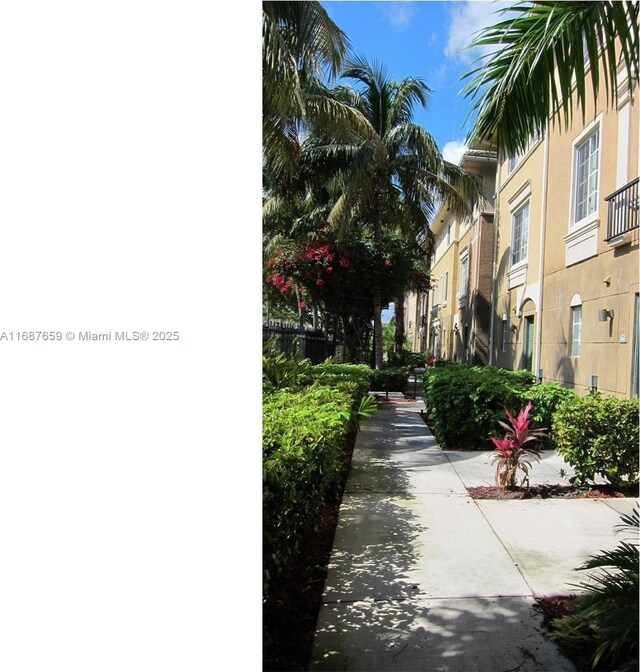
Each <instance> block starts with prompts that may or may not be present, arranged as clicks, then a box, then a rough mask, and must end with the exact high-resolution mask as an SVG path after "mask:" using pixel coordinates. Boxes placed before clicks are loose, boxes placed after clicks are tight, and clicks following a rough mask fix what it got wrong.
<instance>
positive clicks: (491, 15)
mask: <svg viewBox="0 0 640 672" xmlns="http://www.w3.org/2000/svg"><path fill="white" fill-rule="evenodd" d="M508 4H511V3H507V2H491V1H481V0H475V1H474V2H401V1H398V0H394V1H391V0H389V1H387V2H338V1H332V2H322V5H323V7H325V9H326V10H327V12H328V13H329V16H331V18H332V19H333V20H334V21H335V23H336V24H337V25H338V26H339V27H340V28H341V29H342V30H343V31H344V32H345V33H346V34H347V36H348V37H349V40H350V41H351V48H352V51H353V52H354V53H355V54H357V55H359V56H365V57H366V58H367V59H369V60H375V61H378V62H380V63H381V64H383V65H384V66H385V67H386V68H387V70H388V72H389V74H390V75H391V76H392V77H393V78H395V79H402V78H403V77H408V76H415V77H422V78H423V79H424V80H425V81H426V83H427V84H428V85H429V87H430V88H431V89H432V90H433V93H432V94H431V98H430V100H429V105H428V108H427V109H426V110H425V109H423V108H422V107H418V108H416V114H415V120H416V122H417V123H419V124H420V125H421V126H424V128H426V129H427V130H428V131H429V132H430V133H431V134H432V135H433V136H434V138H435V139H436V142H437V143H438V146H439V147H440V150H441V151H442V152H443V155H444V157H445V158H446V159H447V160H448V161H452V162H454V163H457V162H458V161H459V159H460V157H461V156H462V153H463V152H464V141H465V137H466V135H467V131H468V130H469V127H470V124H471V122H472V121H473V118H472V117H469V118H468V119H467V115H468V113H469V109H470V101H469V99H466V98H464V96H463V95H461V93H460V90H461V89H462V87H463V86H464V82H462V81H461V79H460V78H461V76H462V74H463V73H465V72H466V71H468V70H469V69H471V68H472V67H473V63H474V61H475V60H476V59H477V58H478V57H479V56H481V55H482V52H481V51H480V50H479V49H468V45H469V43H470V41H471V37H472V35H473V33H475V32H476V31H478V30H480V29H481V28H483V27H484V26H487V25H490V24H492V23H495V22H496V21H497V20H499V19H500V18H502V16H501V14H500V13H498V14H496V12H498V11H499V10H500V9H501V8H503V7H504V6H506V5H508ZM392 314H393V310H392V309H391V310H385V311H383V320H384V321H388V320H389V319H390V317H391V315H392Z"/></svg>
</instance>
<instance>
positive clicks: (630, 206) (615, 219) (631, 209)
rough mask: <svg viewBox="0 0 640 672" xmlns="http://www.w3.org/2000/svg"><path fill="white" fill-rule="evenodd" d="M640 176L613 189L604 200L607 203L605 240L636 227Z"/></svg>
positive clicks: (637, 223) (639, 203) (637, 222)
mask: <svg viewBox="0 0 640 672" xmlns="http://www.w3.org/2000/svg"><path fill="white" fill-rule="evenodd" d="M639 182H640V177H636V179H635V180H632V181H631V182H629V184H625V186H624V187H622V188H620V189H618V191H614V192H613V193H612V194H610V195H609V196H607V197H606V198H605V199H604V200H605V201H607V203H608V204H609V212H608V214H607V240H612V239H613V238H617V237H618V236H621V235H622V234H624V233H627V232H628V231H632V230H633V229H637V228H638V225H639V224H640V222H639V221H638V206H639V205H640V202H639V201H638V183H639Z"/></svg>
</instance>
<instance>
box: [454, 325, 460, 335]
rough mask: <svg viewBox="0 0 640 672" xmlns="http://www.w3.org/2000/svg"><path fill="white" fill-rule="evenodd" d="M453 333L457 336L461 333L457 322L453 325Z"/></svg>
mask: <svg viewBox="0 0 640 672" xmlns="http://www.w3.org/2000/svg"><path fill="white" fill-rule="evenodd" d="M453 333H454V334H455V335H456V336H457V335H458V334H459V333H460V327H459V326H458V325H457V324H454V325H453Z"/></svg>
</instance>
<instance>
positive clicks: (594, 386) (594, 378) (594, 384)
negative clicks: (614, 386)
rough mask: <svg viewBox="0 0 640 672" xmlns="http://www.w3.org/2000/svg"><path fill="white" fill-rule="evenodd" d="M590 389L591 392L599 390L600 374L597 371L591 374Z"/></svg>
mask: <svg viewBox="0 0 640 672" xmlns="http://www.w3.org/2000/svg"><path fill="white" fill-rule="evenodd" d="M589 391H590V392H597V391H598V376H597V375H596V374H595V373H590V374H589Z"/></svg>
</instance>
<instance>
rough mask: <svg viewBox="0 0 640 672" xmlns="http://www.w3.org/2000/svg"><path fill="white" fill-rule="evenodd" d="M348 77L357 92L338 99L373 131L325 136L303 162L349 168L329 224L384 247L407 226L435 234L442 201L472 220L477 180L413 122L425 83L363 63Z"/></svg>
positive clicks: (356, 61)
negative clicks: (387, 231)
mask: <svg viewBox="0 0 640 672" xmlns="http://www.w3.org/2000/svg"><path fill="white" fill-rule="evenodd" d="M342 77H344V78H346V79H350V80H353V81H354V82H355V83H356V84H359V85H360V86H359V88H357V89H356V88H353V87H351V86H345V85H343V86H338V87H336V88H334V89H333V94H334V95H335V97H336V98H337V99H338V100H340V101H342V102H343V103H345V104H348V105H350V106H351V107H352V108H354V109H355V110H357V111H358V112H359V113H360V114H361V116H362V117H363V118H364V119H366V121H367V122H368V125H369V127H368V128H366V129H365V130H363V128H364V127H363V126H362V125H360V126H353V127H352V129H351V131H350V133H349V134H347V135H345V134H344V132H342V129H341V130H340V131H334V132H333V133H330V132H327V131H325V133H324V134H320V135H317V136H316V137H314V138H312V139H310V141H309V142H306V143H305V147H304V148H303V160H306V161H310V162H312V163H313V162H317V163H318V164H320V165H324V164H326V162H327V161H334V162H335V163H336V165H340V164H341V165H342V166H344V167H343V168H342V169H339V170H338V171H337V172H336V174H335V177H334V179H333V183H334V186H335V184H337V183H339V189H340V195H339V197H338V198H337V199H336V201H335V204H334V206H333V209H332V211H331V213H330V215H329V221H330V222H331V223H333V224H334V225H335V226H337V227H340V228H342V229H344V230H346V229H347V228H348V227H353V226H366V227H371V228H372V229H373V234H374V240H375V242H376V244H377V245H380V244H381V241H382V233H383V228H385V227H388V228H393V229H396V228H398V227H402V228H403V229H404V230H405V231H406V232H407V234H408V235H409V236H412V237H413V240H412V242H413V241H414V240H415V235H416V233H417V232H419V231H421V230H422V231H425V232H429V229H428V221H429V217H430V216H431V215H432V214H433V212H434V209H435V205H436V203H437V201H439V200H444V201H446V202H447V203H448V204H449V205H450V207H451V208H452V209H453V210H454V211H455V212H457V213H458V214H460V215H461V216H464V215H466V214H468V213H469V212H470V204H471V203H472V202H473V201H474V200H476V199H477V198H479V197H480V194H481V186H480V184H479V182H478V180H477V179H476V178H475V177H473V176H471V175H469V174H467V173H466V172H465V171H463V170H461V169H460V168H459V167H458V166H455V165H453V164H451V163H448V162H447V161H445V160H444V159H443V158H442V155H441V153H440V150H439V149H438V146H437V144H436V142H435V140H434V139H433V137H432V136H431V135H430V134H429V133H428V132H427V131H426V130H425V129H423V128H422V127H421V126H419V125H417V124H415V123H413V111H414V108H415V106H416V104H421V105H423V106H425V107H426V105H427V97H428V94H429V93H430V89H429V87H428V86H427V84H426V83H425V82H424V81H423V80H422V79H420V78H417V77H407V78H405V79H403V80H401V81H399V82H396V81H394V80H392V79H391V78H390V77H389V76H388V74H387V72H386V71H385V69H384V68H383V67H382V66H380V65H378V64H376V63H373V64H370V63H369V62H368V61H367V60H366V59H363V58H352V59H350V60H349V61H348V62H347V63H346V66H345V69H344V70H343V72H342ZM373 294H374V306H373V308H374V343H375V348H374V349H375V365H376V368H382V366H383V343H382V288H381V285H380V280H378V282H377V283H376V284H375V285H374V287H373ZM398 321H399V320H398V319H397V318H396V323H397V322H398Z"/></svg>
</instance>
